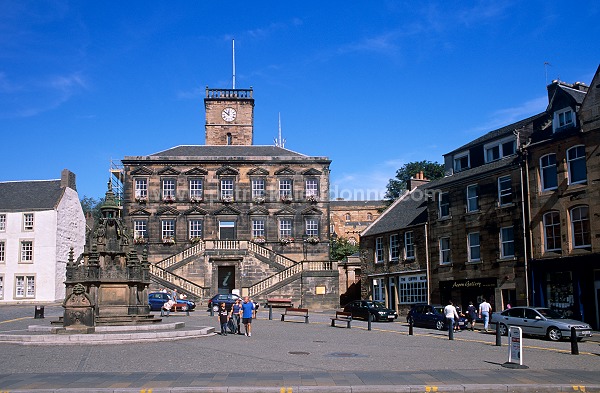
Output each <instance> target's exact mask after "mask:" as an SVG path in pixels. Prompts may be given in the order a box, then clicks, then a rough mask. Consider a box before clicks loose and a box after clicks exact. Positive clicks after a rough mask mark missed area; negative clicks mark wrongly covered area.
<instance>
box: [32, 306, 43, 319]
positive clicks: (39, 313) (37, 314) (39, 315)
mask: <svg viewBox="0 0 600 393" xmlns="http://www.w3.org/2000/svg"><path fill="white" fill-rule="evenodd" d="M33 318H34V319H43V318H44V306H35V314H34V316H33Z"/></svg>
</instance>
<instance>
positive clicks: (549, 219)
mask: <svg viewBox="0 0 600 393" xmlns="http://www.w3.org/2000/svg"><path fill="white" fill-rule="evenodd" d="M544 239H545V244H544V248H545V249H546V251H557V250H560V248H561V246H560V215H559V213H558V212H555V211H553V212H548V213H546V214H544Z"/></svg>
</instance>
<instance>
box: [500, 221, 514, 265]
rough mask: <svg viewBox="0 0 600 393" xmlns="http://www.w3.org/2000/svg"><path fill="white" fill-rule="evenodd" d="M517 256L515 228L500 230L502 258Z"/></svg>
mask: <svg viewBox="0 0 600 393" xmlns="http://www.w3.org/2000/svg"><path fill="white" fill-rule="evenodd" d="M514 256H515V236H514V230H513V227H505V228H501V229H500V258H513V257H514Z"/></svg>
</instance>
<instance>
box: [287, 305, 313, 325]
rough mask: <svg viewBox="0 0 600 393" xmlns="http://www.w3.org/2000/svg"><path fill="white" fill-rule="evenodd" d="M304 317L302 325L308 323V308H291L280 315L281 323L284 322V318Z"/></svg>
mask: <svg viewBox="0 0 600 393" xmlns="http://www.w3.org/2000/svg"><path fill="white" fill-rule="evenodd" d="M286 316H288V317H304V323H308V308H293V307H288V308H286V309H285V312H284V313H283V314H281V321H282V322H283V321H285V317H286Z"/></svg>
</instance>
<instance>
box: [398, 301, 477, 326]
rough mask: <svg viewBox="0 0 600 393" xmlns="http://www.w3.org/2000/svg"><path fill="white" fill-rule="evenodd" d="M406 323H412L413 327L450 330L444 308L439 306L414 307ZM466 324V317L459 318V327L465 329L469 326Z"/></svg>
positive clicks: (418, 305)
mask: <svg viewBox="0 0 600 393" xmlns="http://www.w3.org/2000/svg"><path fill="white" fill-rule="evenodd" d="M406 322H408V323H411V322H412V324H413V326H422V327H429V328H435V329H437V330H446V329H448V325H447V324H446V316H445V314H444V306H441V305H438V304H416V305H414V306H413V307H412V309H411V310H410V311H409V312H408V315H407V316H406ZM466 322H467V321H466V319H465V318H464V317H459V319H458V327H459V328H460V329H465V328H466V326H467V323H466Z"/></svg>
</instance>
